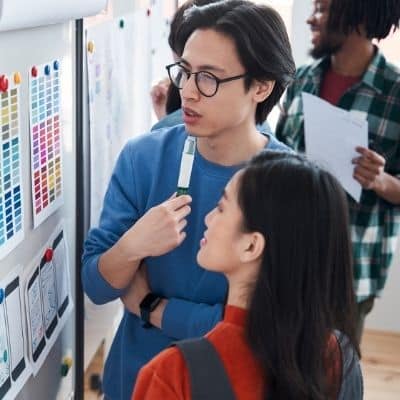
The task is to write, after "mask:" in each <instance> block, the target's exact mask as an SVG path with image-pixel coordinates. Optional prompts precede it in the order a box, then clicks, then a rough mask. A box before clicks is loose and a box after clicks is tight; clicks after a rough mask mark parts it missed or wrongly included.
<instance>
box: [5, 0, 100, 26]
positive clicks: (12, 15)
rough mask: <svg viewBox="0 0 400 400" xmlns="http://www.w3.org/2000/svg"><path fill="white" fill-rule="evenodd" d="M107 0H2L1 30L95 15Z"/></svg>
mask: <svg viewBox="0 0 400 400" xmlns="http://www.w3.org/2000/svg"><path fill="white" fill-rule="evenodd" d="M106 4H107V0H84V1H82V0H57V1H54V0H35V1H32V0H0V31H7V30H11V29H21V28H28V27H35V26H42V25H51V24H56V23H60V22H64V21H68V20H72V19H80V18H83V17H87V16H89V15H94V14H97V13H98V12H100V11H101V10H103V9H104V7H105V6H106Z"/></svg>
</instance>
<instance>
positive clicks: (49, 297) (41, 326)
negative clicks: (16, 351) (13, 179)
mask: <svg viewBox="0 0 400 400" xmlns="http://www.w3.org/2000/svg"><path fill="white" fill-rule="evenodd" d="M61 233H62V240H61V241H60V240H57V241H56V239H57V238H59V236H60V234H61ZM55 241H56V242H57V248H56V251H57V255H56V256H55V251H54V250H55V249H53V258H52V259H51V260H49V261H47V262H46V261H45V260H46V259H45V253H46V250H48V249H52V247H53V243H54V242H55ZM59 246H60V247H59ZM63 246H66V238H65V231H64V228H63V222H61V223H60V224H59V225H58V226H57V227H56V228H55V230H54V232H53V234H52V235H51V236H50V237H49V238H48V240H47V242H46V243H45V245H44V246H43V248H42V249H41V250H40V251H39V253H38V254H37V255H36V257H35V258H34V260H33V262H32V264H31V265H30V266H29V267H28V268H27V269H26V271H25V274H24V275H25V277H24V286H23V287H24V291H25V304H26V306H25V308H26V319H27V330H28V333H29V334H28V343H29V346H28V349H29V358H30V360H31V365H32V372H33V374H34V375H35V376H36V375H37V373H38V372H39V370H40V368H41V366H42V365H43V363H44V362H45V360H46V358H47V356H48V354H49V352H50V350H51V348H52V347H53V345H54V343H55V341H56V340H57V338H58V336H59V335H60V333H61V331H62V329H63V327H64V326H65V324H66V322H67V320H68V317H69V315H70V314H71V312H72V309H73V303H72V298H71V286H70V275H69V267H70V266H69V263H68V257H67V252H66V251H63V250H62V247H63ZM57 270H58V271H57ZM37 271H38V272H37ZM35 276H36V279H34V280H32V279H33V278H32V277H35ZM60 279H64V280H65V281H66V282H63V285H61V284H60ZM31 280H32V282H34V283H33V284H31V286H30V288H28V284H29V282H30V281H31ZM57 281H58V283H57ZM58 286H60V287H61V290H62V296H64V301H65V300H66V298H67V299H68V302H67V303H65V307H64V308H63V312H62V313H61V312H60V313H58V312H57V311H60V307H59V304H58V299H59V295H58V291H57V289H58ZM65 296H66V298H65ZM54 321H56V323H55V324H54ZM49 327H52V328H51V329H50V330H49ZM46 330H47V332H46ZM43 340H44V343H45V345H44V347H43V349H42V350H41V351H40V353H39V354H38V356H37V357H36V358H35V357H34V356H33V354H34V352H35V351H36V349H37V348H38V346H40V344H41V343H42V341H43ZM39 348H40V347H39Z"/></svg>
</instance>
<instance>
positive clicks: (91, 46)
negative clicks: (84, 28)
mask: <svg viewBox="0 0 400 400" xmlns="http://www.w3.org/2000/svg"><path fill="white" fill-rule="evenodd" d="M87 49H88V52H89V53H94V42H93V40H89V43H88V45H87Z"/></svg>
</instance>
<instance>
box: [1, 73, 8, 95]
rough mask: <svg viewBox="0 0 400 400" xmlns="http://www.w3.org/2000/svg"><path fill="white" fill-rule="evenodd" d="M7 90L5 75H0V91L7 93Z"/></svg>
mask: <svg viewBox="0 0 400 400" xmlns="http://www.w3.org/2000/svg"><path fill="white" fill-rule="evenodd" d="M7 90H8V79H7V77H6V76H5V75H0V91H1V92H7Z"/></svg>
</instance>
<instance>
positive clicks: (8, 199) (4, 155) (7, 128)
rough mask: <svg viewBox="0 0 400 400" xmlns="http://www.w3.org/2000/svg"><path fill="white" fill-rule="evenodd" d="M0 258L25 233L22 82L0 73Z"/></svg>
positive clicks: (19, 240)
mask: <svg viewBox="0 0 400 400" xmlns="http://www.w3.org/2000/svg"><path fill="white" fill-rule="evenodd" d="M0 80H1V82H2V85H1V89H0V259H1V258H4V257H5V256H6V255H7V254H8V253H9V252H10V251H11V250H12V249H14V248H15V247H16V246H17V245H18V244H19V243H20V242H21V241H22V240H23V236H24V230H23V203H22V184H21V139H20V110H19V105H20V94H19V85H18V84H15V83H9V82H10V81H11V80H10V79H8V77H7V75H1V74H0Z"/></svg>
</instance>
